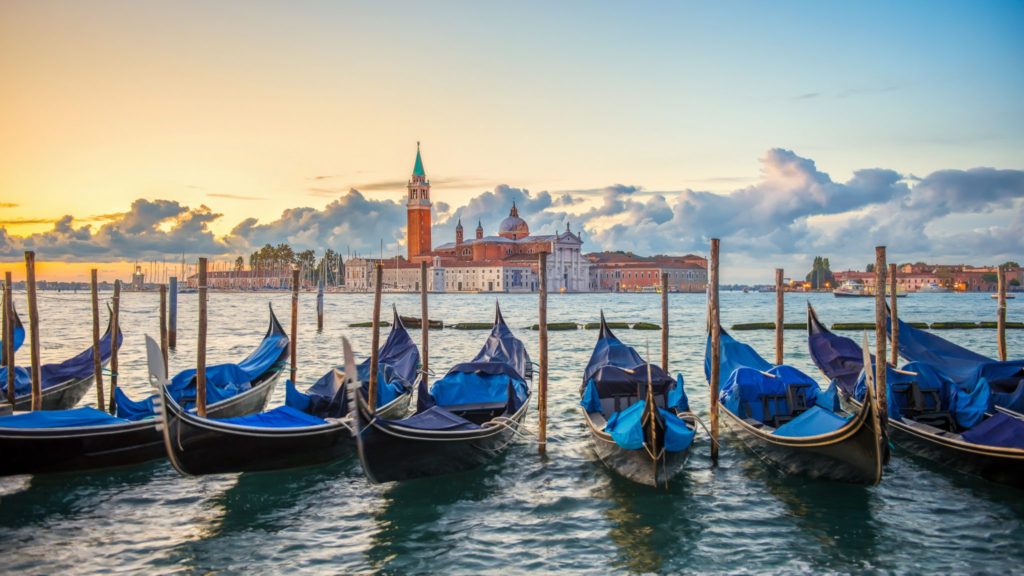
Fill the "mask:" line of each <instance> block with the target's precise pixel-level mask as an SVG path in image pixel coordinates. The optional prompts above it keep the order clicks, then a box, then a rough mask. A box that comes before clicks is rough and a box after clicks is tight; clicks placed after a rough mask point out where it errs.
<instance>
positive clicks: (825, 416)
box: [774, 406, 850, 438]
mask: <svg viewBox="0 0 1024 576" xmlns="http://www.w3.org/2000/svg"><path fill="white" fill-rule="evenodd" d="M849 420H850V418H849V417H846V418H843V417H842V416H839V415H838V414H836V413H834V412H830V411H828V410H826V409H824V408H822V407H821V406H812V407H811V409H810V410H807V411H805V412H803V413H801V414H800V415H799V416H797V417H796V418H793V419H792V420H790V421H789V422H786V423H785V424H783V425H782V426H779V427H778V428H776V429H775V432H774V434H775V435H776V436H789V437H794V438H798V437H804V436H818V435H820V434H828V433H829V432H835V431H836V430H839V429H840V428H842V427H843V426H845V425H846V423H847V422H848V421H849Z"/></svg>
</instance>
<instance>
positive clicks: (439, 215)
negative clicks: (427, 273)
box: [0, 148, 1024, 282]
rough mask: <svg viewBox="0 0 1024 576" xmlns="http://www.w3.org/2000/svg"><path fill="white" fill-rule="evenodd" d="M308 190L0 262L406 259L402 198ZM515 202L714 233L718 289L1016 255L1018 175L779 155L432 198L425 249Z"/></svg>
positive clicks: (663, 244)
mask: <svg viewBox="0 0 1024 576" xmlns="http://www.w3.org/2000/svg"><path fill="white" fill-rule="evenodd" d="M403 188H404V185H403ZM319 190H321V192H322V193H323V194H325V195H330V196H332V200H331V201H330V202H329V203H328V204H327V205H326V206H323V207H322V208H312V207H298V208H291V209H288V210H285V211H284V212H283V213H282V214H281V216H280V217H279V218H276V219H274V220H271V221H267V222H259V221H258V220H256V219H254V218H249V219H246V220H243V221H242V222H240V223H238V224H237V225H236V226H235V227H234V228H233V229H232V231H231V232H230V233H229V234H228V235H226V236H225V237H223V238H215V237H214V236H213V234H212V233H210V232H209V230H208V228H207V226H208V224H209V223H210V222H213V221H214V220H216V219H217V218H218V217H219V215H218V214H216V213H214V212H213V211H212V210H210V209H209V208H207V207H205V206H200V207H199V208H195V209H192V208H189V207H187V206H182V205H180V204H179V203H177V202H173V201H169V200H137V201H136V202H135V203H133V204H132V208H131V210H129V211H128V212H126V213H124V214H110V215H101V216H103V217H107V218H110V219H109V220H108V221H106V222H105V223H104V224H103V225H102V226H100V227H99V228H93V227H90V226H76V225H75V224H74V221H73V220H72V218H71V217H70V216H65V217H63V218H61V219H59V220H55V221H53V229H52V230H50V231H47V232H45V233H41V234H33V235H28V236H12V235H10V234H9V232H8V231H7V230H6V229H5V228H3V227H2V226H0V256H4V257H8V256H11V257H20V256H21V251H22V250H25V249H36V250H37V251H39V252H40V254H41V256H43V257H48V258H55V259H69V260H115V259H119V258H137V257H146V256H147V255H148V256H154V257H156V256H160V255H177V254H181V253H182V252H185V253H188V254H211V255H215V254H223V253H230V254H247V253H249V252H251V251H252V250H254V249H258V248H259V247H260V246H262V245H263V244H267V243H269V244H277V243H280V242H287V243H289V244H291V245H292V246H293V247H295V248H296V249H298V250H304V249H315V250H317V251H318V252H319V251H322V250H323V249H325V248H332V249H334V250H335V251H337V252H340V253H347V252H348V251H349V250H351V251H352V252H359V253H362V254H376V253H378V251H379V250H380V243H381V241H383V243H384V251H385V254H394V253H396V252H397V253H404V251H405V248H404V246H405V226H406V209H405V205H404V202H405V197H404V193H400V191H398V190H396V194H393V195H390V196H391V198H392V199H384V200H377V199H372V198H367V197H366V196H365V195H364V194H363V192H361V191H359V190H357V189H347V190H345V191H339V190H338V189H336V188H323V189H319ZM513 202H514V203H515V204H516V206H517V207H518V210H519V215H520V216H521V217H522V218H523V219H525V220H526V221H527V223H528V224H529V227H530V231H531V232H532V233H534V234H550V233H553V232H555V231H556V230H557V231H561V230H564V229H565V226H566V224H568V223H570V222H571V223H572V228H573V230H577V231H578V230H582V231H583V235H584V242H585V244H584V249H585V250H586V251H597V250H632V251H634V252H636V253H640V254H657V253H686V252H695V253H706V252H707V247H708V243H709V240H710V239H711V238H713V237H715V238H721V239H722V250H723V267H724V268H723V273H724V276H723V278H724V279H725V281H727V282H729V281H748V280H754V281H757V280H763V279H765V278H766V277H767V275H768V274H769V273H770V270H771V269H772V268H774V267H776V266H783V267H785V268H786V270H787V274H789V275H793V276H799V275H802V274H803V272H804V270H803V269H805V268H807V267H809V262H810V260H811V258H812V257H813V256H815V255H822V256H828V257H830V258H831V261H832V264H833V267H834V268H836V269H839V268H842V267H847V266H851V267H857V268H860V267H862V266H863V264H864V263H866V262H868V261H871V260H872V259H873V255H874V246H876V245H888V246H889V249H890V254H891V255H892V256H891V258H892V259H893V260H896V261H900V262H903V261H911V260H919V259H921V260H928V261H936V262H974V263H986V262H996V261H1002V260H1006V259H1011V258H1014V259H1018V260H1019V255H1020V254H1022V253H1024V171H1021V170H1000V169H995V168H973V169H970V170H938V171H935V172H932V173H931V174H927V175H924V176H922V177H916V176H911V175H908V174H901V173H900V172H897V171H895V170H891V169H887V168H866V169H863V170H858V171H856V172H854V173H853V175H852V176H851V177H850V178H849V179H847V180H846V181H841V182H840V181H835V180H833V179H832V177H831V176H830V175H829V174H828V173H826V172H824V171H822V170H821V169H819V168H818V166H817V165H816V163H815V162H814V161H813V160H812V159H810V158H806V157H803V156H800V155H798V154H796V153H795V152H793V151H791V150H785V149H781V148H776V149H771V150H768V151H767V152H766V153H765V154H764V156H763V157H762V158H761V173H760V176H759V177H758V178H757V179H756V181H754V182H753V183H752V184H750V185H747V186H743V187H738V188H736V189H735V190H733V191H732V192H730V193H724V194H722V193H712V192H709V191H706V190H693V189H685V190H661V191H659V190H648V189H645V188H643V187H641V186H639V185H635V184H612V185H609V186H605V187H603V188H593V189H585V190H563V191H558V192H556V193H551V192H548V191H539V192H534V191H530V190H528V189H526V188H521V187H515V186H509V185H505V184H501V185H498V186H494V187H493V188H492V189H490V190H485V191H482V192H480V193H478V194H476V195H475V196H473V197H472V198H471V199H470V200H469V201H468V202H467V203H465V204H464V205H461V206H456V205H451V204H449V203H447V202H443V201H437V202H435V203H434V207H433V217H434V226H433V230H432V232H433V242H434V245H435V246H436V245H440V244H443V243H446V242H451V241H454V238H455V230H454V229H455V224H456V222H458V221H459V220H460V219H461V221H462V223H463V225H464V227H465V228H466V230H467V232H468V234H467V235H468V236H472V234H473V232H472V231H473V230H474V229H475V228H476V223H477V221H480V222H481V223H482V225H483V227H484V231H485V234H488V235H493V234H496V233H497V230H498V225H499V224H500V222H501V220H503V219H504V218H505V217H507V216H508V213H509V210H510V209H511V207H512V204H513ZM93 218H98V217H93Z"/></svg>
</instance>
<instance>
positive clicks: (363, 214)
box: [224, 189, 406, 254]
mask: <svg viewBox="0 0 1024 576" xmlns="http://www.w3.org/2000/svg"><path fill="white" fill-rule="evenodd" d="M405 224H406V211H405V206H404V205H403V204H402V203H400V202H395V201H392V200H373V199H369V198H366V197H365V196H363V194H362V192H360V191H358V190H356V189H351V190H349V191H348V192H347V193H346V194H345V195H344V196H341V197H340V198H337V199H336V200H334V201H333V202H331V203H330V204H328V205H327V206H325V207H324V208H323V209H321V210H317V209H315V208H308V207H304V208H289V209H288V210H285V211H284V212H283V213H282V214H281V216H280V218H278V219H276V220H273V221H271V222H267V223H265V224H260V223H259V222H258V221H257V220H256V219H255V218H248V219H246V220H243V221H242V222H241V223H239V224H238V225H237V226H235V228H234V229H233V230H231V233H230V234H228V235H227V237H226V238H225V239H224V240H225V242H226V243H227V244H229V245H230V246H231V247H232V248H234V249H235V250H237V251H238V252H243V253H244V252H248V251H250V250H252V249H256V248H259V247H260V246H263V245H264V244H277V243H280V242H287V243H288V244H290V245H291V246H292V248H294V249H296V250H306V249H313V250H318V251H323V250H324V249H326V248H332V249H334V250H335V251H336V252H339V253H342V254H344V253H346V252H347V250H348V249H351V250H352V251H353V252H361V253H364V254H367V253H374V254H375V253H377V252H378V250H379V249H380V242H381V241H382V240H383V242H384V250H385V253H392V254H393V253H395V252H396V251H399V250H400V246H401V245H402V243H403V242H404V239H405V231H404V229H405Z"/></svg>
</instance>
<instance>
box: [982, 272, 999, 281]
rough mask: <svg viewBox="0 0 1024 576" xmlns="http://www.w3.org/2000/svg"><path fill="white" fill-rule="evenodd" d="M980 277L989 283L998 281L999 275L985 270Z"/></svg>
mask: <svg viewBox="0 0 1024 576" xmlns="http://www.w3.org/2000/svg"><path fill="white" fill-rule="evenodd" d="M981 279H982V280H984V281H985V282H988V283H989V284H995V283H996V282H998V281H999V276H998V275H997V274H996V273H995V272H985V273H984V274H982V275H981Z"/></svg>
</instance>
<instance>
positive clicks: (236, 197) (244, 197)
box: [207, 193, 266, 200]
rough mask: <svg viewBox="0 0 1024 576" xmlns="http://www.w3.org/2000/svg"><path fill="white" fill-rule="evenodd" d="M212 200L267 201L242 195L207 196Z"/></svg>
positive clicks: (261, 197) (260, 197) (220, 194)
mask: <svg viewBox="0 0 1024 576" xmlns="http://www.w3.org/2000/svg"><path fill="white" fill-rule="evenodd" d="M207 196H209V197H210V198H225V199H227V200H266V198H264V197H263V196H244V195H242V194H222V193H219V194H214V193H210V194H207Z"/></svg>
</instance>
